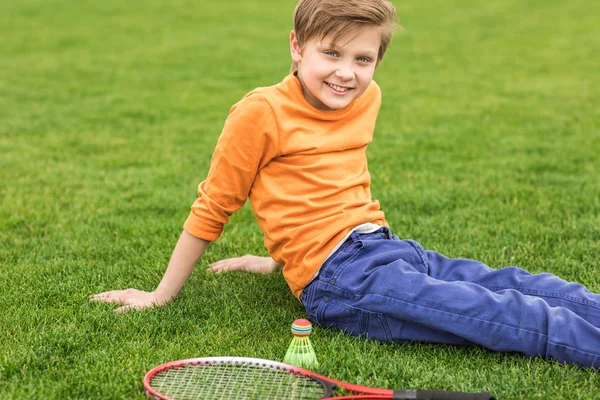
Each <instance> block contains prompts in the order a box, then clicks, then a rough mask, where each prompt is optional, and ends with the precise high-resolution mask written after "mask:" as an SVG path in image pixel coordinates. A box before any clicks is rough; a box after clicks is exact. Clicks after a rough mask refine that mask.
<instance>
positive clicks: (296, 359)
mask: <svg viewBox="0 0 600 400" xmlns="http://www.w3.org/2000/svg"><path fill="white" fill-rule="evenodd" d="M311 332H312V325H311V324H310V321H308V320H306V319H297V320H295V321H294V323H293V324H292V335H294V337H293V338H292V343H290V347H288V350H287V352H286V353H285V357H284V358H283V362H284V363H286V364H290V365H294V366H296V367H300V368H315V367H318V366H319V362H318V361H317V355H316V354H315V350H314V349H313V347H312V344H311V343H310V339H309V338H308V337H309V336H310V333H311Z"/></svg>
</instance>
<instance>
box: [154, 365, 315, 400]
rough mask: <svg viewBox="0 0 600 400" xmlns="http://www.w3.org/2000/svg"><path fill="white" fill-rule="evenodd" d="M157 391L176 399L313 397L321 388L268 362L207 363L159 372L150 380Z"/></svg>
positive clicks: (310, 399) (292, 399) (291, 399)
mask: <svg viewBox="0 0 600 400" xmlns="http://www.w3.org/2000/svg"><path fill="white" fill-rule="evenodd" d="M150 384H151V386H152V387H153V388H154V389H155V390H156V391H157V392H159V393H161V394H163V395H165V396H167V397H169V398H172V399H176V400H191V399H209V400H210V399H245V400H254V399H256V400H258V399H260V400H269V399H277V400H283V399H285V400H313V399H319V398H321V397H323V395H324V389H323V387H322V386H321V384H319V383H318V382H315V381H312V380H311V379H310V378H308V377H305V376H302V375H297V374H293V373H291V372H288V371H285V370H282V369H277V368H275V367H271V366H268V365H266V366H265V365H256V364H252V363H227V362H218V363H209V364H199V365H185V366H182V367H180V368H170V369H167V370H165V371H162V372H159V373H157V374H156V375H154V377H152V379H151V381H150Z"/></svg>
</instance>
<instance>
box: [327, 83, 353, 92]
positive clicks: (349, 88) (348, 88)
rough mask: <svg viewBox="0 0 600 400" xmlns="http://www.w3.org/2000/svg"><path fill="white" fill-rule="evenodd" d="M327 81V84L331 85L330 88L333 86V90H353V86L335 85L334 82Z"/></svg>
mask: <svg viewBox="0 0 600 400" xmlns="http://www.w3.org/2000/svg"><path fill="white" fill-rule="evenodd" d="M325 83H326V84H327V86H329V87H330V88H332V89H333V90H335V91H336V92H338V93H346V92H347V91H349V90H352V88H351V87H345V86H339V85H334V84H333V83H329V82H325Z"/></svg>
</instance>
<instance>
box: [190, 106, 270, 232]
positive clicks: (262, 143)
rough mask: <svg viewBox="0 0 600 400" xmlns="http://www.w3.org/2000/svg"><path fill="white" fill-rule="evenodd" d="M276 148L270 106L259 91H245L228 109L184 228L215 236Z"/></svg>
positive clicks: (221, 230)
mask: <svg viewBox="0 0 600 400" xmlns="http://www.w3.org/2000/svg"><path fill="white" fill-rule="evenodd" d="M277 152H278V128H277V123H276V120H275V117H274V115H273V110H272V109H271V107H270V105H269V103H268V102H267V101H266V100H265V99H264V98H263V97H262V96H261V95H259V94H249V95H248V96H246V97H245V98H244V99H242V100H241V101H240V102H238V103H237V104H235V105H234V106H233V107H232V109H231V111H230V114H229V117H228V118H227V120H226V122H225V126H224V127H223V131H222V133H221V136H220V137H219V140H218V142H217V146H216V148H215V151H214V153H213V156H212V159H211V164H210V171H209V173H208V176H207V178H206V180H204V181H203V182H201V183H200V185H199V186H198V198H197V199H196V201H195V202H194V204H193V205H192V209H191V212H190V215H189V217H188V219H187V220H186V222H185V224H184V229H185V230H186V231H187V232H188V233H190V234H191V235H193V236H195V237H198V238H201V239H204V240H208V241H215V240H217V239H218V238H219V236H220V235H221V234H222V232H223V225H224V224H226V223H227V221H228V220H229V217H230V216H231V214H233V212H234V211H236V210H238V209H240V208H241V207H242V206H243V205H244V203H245V202H246V200H247V198H248V194H249V192H250V189H251V188H252V185H253V184H254V180H255V178H256V174H257V173H258V171H259V170H260V169H261V168H263V167H264V166H265V165H266V164H267V163H268V162H269V161H270V160H271V159H273V158H274V157H276V156H277Z"/></svg>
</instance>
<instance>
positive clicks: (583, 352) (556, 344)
mask: <svg viewBox="0 0 600 400" xmlns="http://www.w3.org/2000/svg"><path fill="white" fill-rule="evenodd" d="M548 344H551V345H553V346H557V347H564V348H566V349H569V350H572V351H577V352H579V353H582V354H589V355H591V356H595V357H600V354H598V353H590V352H589V351H585V350H581V349H578V348H576V347H572V346H567V345H566V344H562V343H555V342H553V341H551V340H548Z"/></svg>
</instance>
